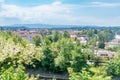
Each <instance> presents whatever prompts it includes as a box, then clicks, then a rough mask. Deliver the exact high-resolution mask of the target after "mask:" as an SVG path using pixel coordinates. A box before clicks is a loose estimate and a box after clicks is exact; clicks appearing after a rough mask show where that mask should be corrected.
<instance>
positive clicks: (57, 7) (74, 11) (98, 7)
mask: <svg viewBox="0 0 120 80" xmlns="http://www.w3.org/2000/svg"><path fill="white" fill-rule="evenodd" d="M34 23H43V24H72V25H73V24H74V25H100V26H101V25H102V26H103V25H105V26H119V25H120V0H0V25H11V24H34Z"/></svg>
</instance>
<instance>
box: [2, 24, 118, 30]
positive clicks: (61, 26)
mask: <svg viewBox="0 0 120 80" xmlns="http://www.w3.org/2000/svg"><path fill="white" fill-rule="evenodd" d="M3 27H4V28H6V29H9V28H10V29H11V28H14V29H17V28H26V29H30V28H43V29H46V28H47V29H65V28H80V29H81V28H108V27H109V28H113V27H117V28H120V26H80V25H51V24H14V25H9V26H3ZM3 27H2V28H3Z"/></svg>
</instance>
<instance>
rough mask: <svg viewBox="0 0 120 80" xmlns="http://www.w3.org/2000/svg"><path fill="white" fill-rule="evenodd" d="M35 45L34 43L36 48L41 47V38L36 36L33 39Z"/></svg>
mask: <svg viewBox="0 0 120 80" xmlns="http://www.w3.org/2000/svg"><path fill="white" fill-rule="evenodd" d="M33 43H34V44H35V45H36V46H41V43H42V41H41V38H40V36H34V37H33Z"/></svg>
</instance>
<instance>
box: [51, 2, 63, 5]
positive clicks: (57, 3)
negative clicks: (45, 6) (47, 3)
mask: <svg viewBox="0 0 120 80" xmlns="http://www.w3.org/2000/svg"><path fill="white" fill-rule="evenodd" d="M61 4H62V2H60V1H56V2H53V3H52V5H61Z"/></svg>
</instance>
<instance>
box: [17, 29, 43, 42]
mask: <svg viewBox="0 0 120 80" xmlns="http://www.w3.org/2000/svg"><path fill="white" fill-rule="evenodd" d="M15 33H16V35H18V36H20V37H22V38H24V39H26V40H28V41H29V42H32V41H33V37H35V36H40V37H41V35H40V34H38V32H37V31H35V30H29V31H27V30H18V31H16V32H15Z"/></svg>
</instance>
